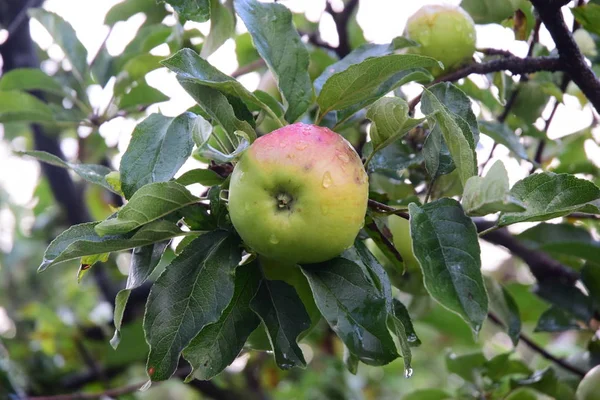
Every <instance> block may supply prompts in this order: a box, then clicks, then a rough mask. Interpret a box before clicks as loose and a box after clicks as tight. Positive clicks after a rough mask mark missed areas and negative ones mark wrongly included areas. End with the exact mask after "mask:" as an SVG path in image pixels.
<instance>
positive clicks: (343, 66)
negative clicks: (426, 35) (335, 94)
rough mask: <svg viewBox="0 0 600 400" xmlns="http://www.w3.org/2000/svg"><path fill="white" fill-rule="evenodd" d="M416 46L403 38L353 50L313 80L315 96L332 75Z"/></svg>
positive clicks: (365, 45) (370, 44)
mask: <svg viewBox="0 0 600 400" xmlns="http://www.w3.org/2000/svg"><path fill="white" fill-rule="evenodd" d="M416 45H418V44H417V43H416V42H414V41H412V40H410V39H406V38H403V37H397V38H395V39H394V40H392V42H391V43H387V44H372V43H368V44H364V45H362V46H360V47H358V48H356V49H354V50H353V51H352V52H350V54H348V55H347V56H346V57H344V58H342V59H341V60H339V61H338V62H336V63H334V64H331V65H330V66H328V67H327V68H326V69H325V71H323V73H322V74H321V75H320V76H319V77H318V78H317V79H315V82H314V85H315V91H316V93H317V95H319V94H320V93H321V90H322V88H323V85H325V82H327V80H328V79H329V78H330V77H331V76H332V75H334V74H337V73H338V72H342V71H345V70H347V69H348V67H350V66H352V65H354V64H358V63H361V62H363V61H364V60H366V59H367V58H372V57H380V56H384V55H386V54H390V53H392V52H393V51H394V50H398V49H401V48H404V47H410V46H416Z"/></svg>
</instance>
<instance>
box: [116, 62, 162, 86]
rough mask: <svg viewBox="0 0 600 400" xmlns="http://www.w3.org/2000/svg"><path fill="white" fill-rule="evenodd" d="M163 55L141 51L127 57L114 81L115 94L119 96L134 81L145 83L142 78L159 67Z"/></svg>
mask: <svg viewBox="0 0 600 400" xmlns="http://www.w3.org/2000/svg"><path fill="white" fill-rule="evenodd" d="M163 59H164V57H160V56H154V55H152V54H149V53H142V54H139V55H136V56H133V57H131V58H128V59H127V60H126V62H125V63H124V64H123V66H122V68H121V70H120V71H119V73H118V75H117V81H116V82H115V89H114V92H115V95H116V96H120V95H122V94H124V93H125V91H126V89H127V88H128V87H129V86H131V84H132V83H134V82H139V83H140V84H141V83H145V82H143V81H142V79H143V78H144V77H145V76H146V75H147V74H148V73H149V72H151V71H154V70H156V69H158V68H160V67H161V65H160V62H161V61H162V60H163Z"/></svg>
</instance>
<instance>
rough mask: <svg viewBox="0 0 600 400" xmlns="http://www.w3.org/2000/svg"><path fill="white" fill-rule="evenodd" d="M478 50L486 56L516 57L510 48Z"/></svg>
mask: <svg viewBox="0 0 600 400" xmlns="http://www.w3.org/2000/svg"><path fill="white" fill-rule="evenodd" d="M477 51H478V52H480V53H483V54H485V55H486V56H502V57H516V56H515V55H514V54H513V53H511V52H510V51H508V50H502V49H490V48H484V49H477Z"/></svg>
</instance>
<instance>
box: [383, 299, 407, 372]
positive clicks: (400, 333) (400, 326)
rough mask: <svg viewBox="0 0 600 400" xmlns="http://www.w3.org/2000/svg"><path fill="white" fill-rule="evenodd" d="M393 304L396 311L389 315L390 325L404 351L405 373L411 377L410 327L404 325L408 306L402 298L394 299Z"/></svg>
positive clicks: (401, 349)
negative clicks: (405, 305) (403, 302)
mask: <svg viewBox="0 0 600 400" xmlns="http://www.w3.org/2000/svg"><path fill="white" fill-rule="evenodd" d="M393 304H394V311H393V313H391V314H389V315H388V326H389V327H390V329H391V331H392V332H394V334H395V335H396V336H397V337H398V340H399V342H400V351H401V352H402V358H403V359H404V371H405V372H404V373H405V376H406V377H410V376H411V375H412V368H411V362H412V352H411V350H410V341H409V339H408V333H409V332H408V328H407V327H406V326H405V325H404V323H405V322H406V320H403V318H404V317H405V316H406V315H407V314H408V313H407V312H406V307H404V304H402V303H401V302H400V300H397V299H394V303H393ZM409 321H410V320H409ZM411 328H412V324H411Z"/></svg>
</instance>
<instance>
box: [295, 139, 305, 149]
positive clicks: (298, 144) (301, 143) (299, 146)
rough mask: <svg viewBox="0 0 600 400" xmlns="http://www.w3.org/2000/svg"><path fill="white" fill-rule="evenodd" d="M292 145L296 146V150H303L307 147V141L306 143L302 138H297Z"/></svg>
mask: <svg viewBox="0 0 600 400" xmlns="http://www.w3.org/2000/svg"><path fill="white" fill-rule="evenodd" d="M294 147H296V148H297V149H298V150H304V149H305V148H307V147H308V143H306V142H305V141H304V140H299V141H297V142H296V144H294Z"/></svg>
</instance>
